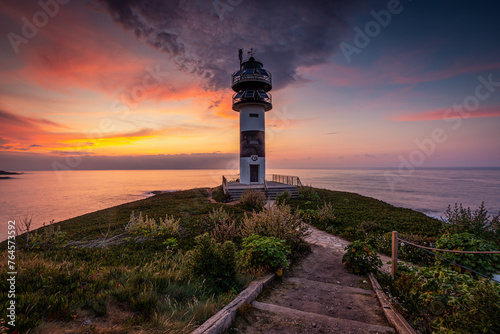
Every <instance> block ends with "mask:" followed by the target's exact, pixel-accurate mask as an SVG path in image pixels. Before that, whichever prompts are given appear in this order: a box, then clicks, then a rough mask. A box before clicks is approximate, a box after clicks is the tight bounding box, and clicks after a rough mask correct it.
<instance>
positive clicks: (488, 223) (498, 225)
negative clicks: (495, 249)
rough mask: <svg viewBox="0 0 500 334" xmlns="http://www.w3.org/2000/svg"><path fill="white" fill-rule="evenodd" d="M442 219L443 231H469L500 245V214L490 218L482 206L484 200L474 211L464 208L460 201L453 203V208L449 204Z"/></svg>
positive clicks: (456, 232)
mask: <svg viewBox="0 0 500 334" xmlns="http://www.w3.org/2000/svg"><path fill="white" fill-rule="evenodd" d="M443 221H444V222H445V223H446V224H445V225H444V233H450V234H459V233H471V234H474V235H476V236H478V237H480V238H483V239H486V240H490V241H493V242H495V243H496V244H497V245H500V215H497V216H494V217H491V218H490V217H489V216H488V210H486V209H485V208H484V202H482V203H481V205H480V206H479V208H478V209H476V210H474V211H471V209H470V207H468V208H467V209H465V208H464V207H463V206H462V203H460V205H457V204H456V203H455V208H454V209H453V210H452V209H451V205H450V206H448V210H446V212H445V216H444V218H443Z"/></svg>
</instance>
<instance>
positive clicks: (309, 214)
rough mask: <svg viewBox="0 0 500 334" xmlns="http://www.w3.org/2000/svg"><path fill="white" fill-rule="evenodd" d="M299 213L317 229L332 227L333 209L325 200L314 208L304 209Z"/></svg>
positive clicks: (333, 219) (333, 221)
mask: <svg viewBox="0 0 500 334" xmlns="http://www.w3.org/2000/svg"><path fill="white" fill-rule="evenodd" d="M301 214H302V217H303V218H304V220H305V221H306V222H307V223H309V224H311V225H314V226H316V227H317V228H319V229H322V230H325V229H327V228H330V229H331V230H332V229H333V225H334V223H335V209H334V208H333V205H332V203H330V202H328V203H326V202H325V203H323V205H322V206H319V205H318V207H317V209H316V210H311V209H306V210H304V211H302V212H301Z"/></svg>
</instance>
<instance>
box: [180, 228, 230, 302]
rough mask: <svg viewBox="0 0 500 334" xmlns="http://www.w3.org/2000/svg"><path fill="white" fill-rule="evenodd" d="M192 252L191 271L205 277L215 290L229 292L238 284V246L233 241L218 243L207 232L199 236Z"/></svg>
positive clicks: (210, 286)
mask: <svg viewBox="0 0 500 334" xmlns="http://www.w3.org/2000/svg"><path fill="white" fill-rule="evenodd" d="M195 242H196V245H195V247H194V249H193V250H192V252H191V255H190V261H189V268H190V272H191V273H192V274H193V275H195V276H198V277H203V278H205V280H206V282H207V284H208V286H209V288H211V289H212V290H213V291H215V292H228V291H230V290H231V289H233V288H235V287H236V286H237V285H238V280H237V270H236V247H235V246H234V243H232V242H231V241H226V242H225V243H224V244H222V245H221V244H218V243H216V242H215V240H214V239H212V238H210V236H209V235H208V234H207V233H205V234H203V235H200V236H197V237H196V239H195Z"/></svg>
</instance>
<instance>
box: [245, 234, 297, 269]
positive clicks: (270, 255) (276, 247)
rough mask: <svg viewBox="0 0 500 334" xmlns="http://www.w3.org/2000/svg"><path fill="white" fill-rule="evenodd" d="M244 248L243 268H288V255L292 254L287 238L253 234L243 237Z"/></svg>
mask: <svg viewBox="0 0 500 334" xmlns="http://www.w3.org/2000/svg"><path fill="white" fill-rule="evenodd" d="M242 248H243V249H242V250H241V259H242V266H243V268H246V269H251V268H253V269H257V268H259V267H264V268H266V269H271V270H276V269H279V268H288V262H287V257H288V255H289V254H290V247H289V246H287V245H286V243H285V240H280V239H277V238H273V237H265V236H262V237H261V236H259V235H255V234H253V235H251V236H249V237H248V238H245V239H243V244H242Z"/></svg>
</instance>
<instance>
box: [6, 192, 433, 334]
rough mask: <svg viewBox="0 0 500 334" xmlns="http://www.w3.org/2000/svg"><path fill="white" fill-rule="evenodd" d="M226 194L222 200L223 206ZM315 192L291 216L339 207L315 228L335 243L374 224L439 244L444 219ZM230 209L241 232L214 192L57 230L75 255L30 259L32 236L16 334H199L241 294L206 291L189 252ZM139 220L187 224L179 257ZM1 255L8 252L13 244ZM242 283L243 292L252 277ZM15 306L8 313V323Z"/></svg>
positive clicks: (174, 197) (101, 215)
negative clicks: (130, 230) (137, 225)
mask: <svg viewBox="0 0 500 334" xmlns="http://www.w3.org/2000/svg"><path fill="white" fill-rule="evenodd" d="M218 188H220V187H218ZM218 188H215V189H213V194H214V195H217V197H220V200H223V197H222V196H220V191H219V189H218ZM312 192H316V193H317V196H315V197H312V198H309V197H308V196H309V195H307V194H306V195H307V196H303V198H300V199H293V200H290V204H291V206H292V208H298V209H299V210H301V211H302V212H307V210H310V211H311V212H312V211H315V210H316V209H317V208H318V206H321V205H323V204H324V203H325V202H326V203H329V202H331V203H332V204H333V206H334V212H335V219H331V218H332V217H323V218H322V217H316V218H315V219H312V220H311V223H313V224H314V225H316V226H318V227H320V228H322V229H325V230H327V231H330V232H335V233H336V234H340V235H344V236H349V233H352V231H353V229H354V230H358V229H359V228H360V227H363V226H365V225H366V222H371V223H373V224H375V225H373V224H371V225H370V224H369V226H371V227H370V228H374V229H375V230H376V231H377V233H384V232H386V231H391V230H398V231H402V230H405V231H411V233H423V234H425V235H427V236H435V235H437V233H438V231H439V229H440V222H439V221H438V220H436V219H432V218H429V217H426V216H425V215H423V214H421V213H418V212H415V211H412V210H409V209H402V208H396V207H394V206H391V205H389V204H387V203H384V202H381V201H378V200H375V199H373V198H369V197H364V196H360V195H357V194H352V193H346V192H337V191H329V190H321V189H314V190H313V191H312ZM221 207H223V208H224V210H225V211H227V212H228V213H229V214H230V215H231V217H232V219H234V220H235V221H237V223H238V224H239V223H240V222H241V221H242V220H243V218H244V214H245V213H247V214H248V212H246V211H245V210H244V208H243V207H241V206H229V205H225V204H220V203H211V202H210V200H209V199H208V192H207V190H206V189H193V190H187V191H179V192H174V193H165V194H159V195H156V196H153V197H151V198H147V199H142V200H139V201H135V202H130V203H126V204H122V205H118V206H115V207H112V208H109V209H104V210H99V211H96V212H92V213H89V214H86V215H82V216H79V217H76V218H72V219H68V220H66V221H63V222H60V223H56V224H54V225H55V226H56V227H60V230H61V232H62V233H63V234H64V244H66V245H67V246H66V247H62V246H61V245H59V246H57V245H56V246H54V245H50V247H49V246H47V247H43V245H42V247H40V249H38V250H29V251H26V250H24V249H23V246H24V240H23V236H20V237H18V239H19V245H20V247H21V249H19V250H17V252H16V266H17V272H18V274H17V276H16V289H17V290H16V315H17V319H16V330H17V332H19V333H25V332H33V333H125V332H126V333H134V332H137V333H139V332H141V333H160V332H161V333H164V332H169V333H189V332H191V331H192V330H193V329H194V328H196V327H197V326H198V325H200V324H201V323H203V322H204V321H205V320H206V319H208V318H209V317H210V316H211V315H213V314H215V313H216V312H217V310H219V309H221V308H222V307H223V306H224V305H225V304H227V303H228V302H229V301H230V300H232V299H233V298H234V297H235V295H236V294H237V293H238V291H235V290H234V289H232V290H231V291H222V292H217V293H214V292H213V290H212V289H210V287H209V286H208V285H207V282H206V281H204V280H202V279H201V278H200V277H195V276H193V275H191V274H190V273H189V271H188V268H189V266H188V265H187V262H188V259H189V254H188V252H189V251H190V250H192V249H193V247H194V244H195V241H194V240H195V237H196V236H198V235H200V234H203V233H204V232H206V231H207V229H210V226H207V224H206V221H207V220H206V216H207V215H208V213H210V212H212V211H213V210H214V209H218V208H221ZM132 211H134V212H135V213H136V214H138V213H139V212H142V214H143V215H148V216H149V217H152V218H156V219H158V218H160V217H163V218H164V217H165V216H166V215H169V216H173V217H174V218H175V219H178V220H179V234H178V237H177V238H176V241H175V242H171V241H169V242H170V243H169V245H175V247H174V246H172V247H167V246H166V244H165V242H166V241H165V240H162V239H141V238H134V237H131V236H130V235H128V234H126V233H125V230H124V227H125V225H126V224H127V222H128V221H129V219H130V214H131V212H132ZM415 222H418V224H415ZM363 224H365V225H363ZM49 228H51V227H50V226H49V227H45V229H49ZM52 228H53V227H52ZM31 233H32V234H33V232H31ZM37 233H40V232H37ZM47 235H51V234H50V233H49V234H47ZM68 242H69V245H68ZM0 247H2V249H6V248H7V245H6V242H3V243H2V244H1V245H0ZM6 256H7V254H6V253H2V256H0V261H1V263H2V264H4V263H6V262H7V258H6ZM261 274H262V273H261ZM6 279H7V274H6V271H2V272H1V274H0V298H1V300H2V301H4V300H7V293H6V292H7V291H8V289H7V283H6ZM239 279H240V280H241V281H242V282H243V284H241V286H244V285H245V284H244V283H245V282H249V281H250V280H251V279H252V276H241V277H240V278H239ZM6 306H7V305H6V304H5V303H2V304H1V305H0V315H1V317H2V318H5V314H6Z"/></svg>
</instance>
